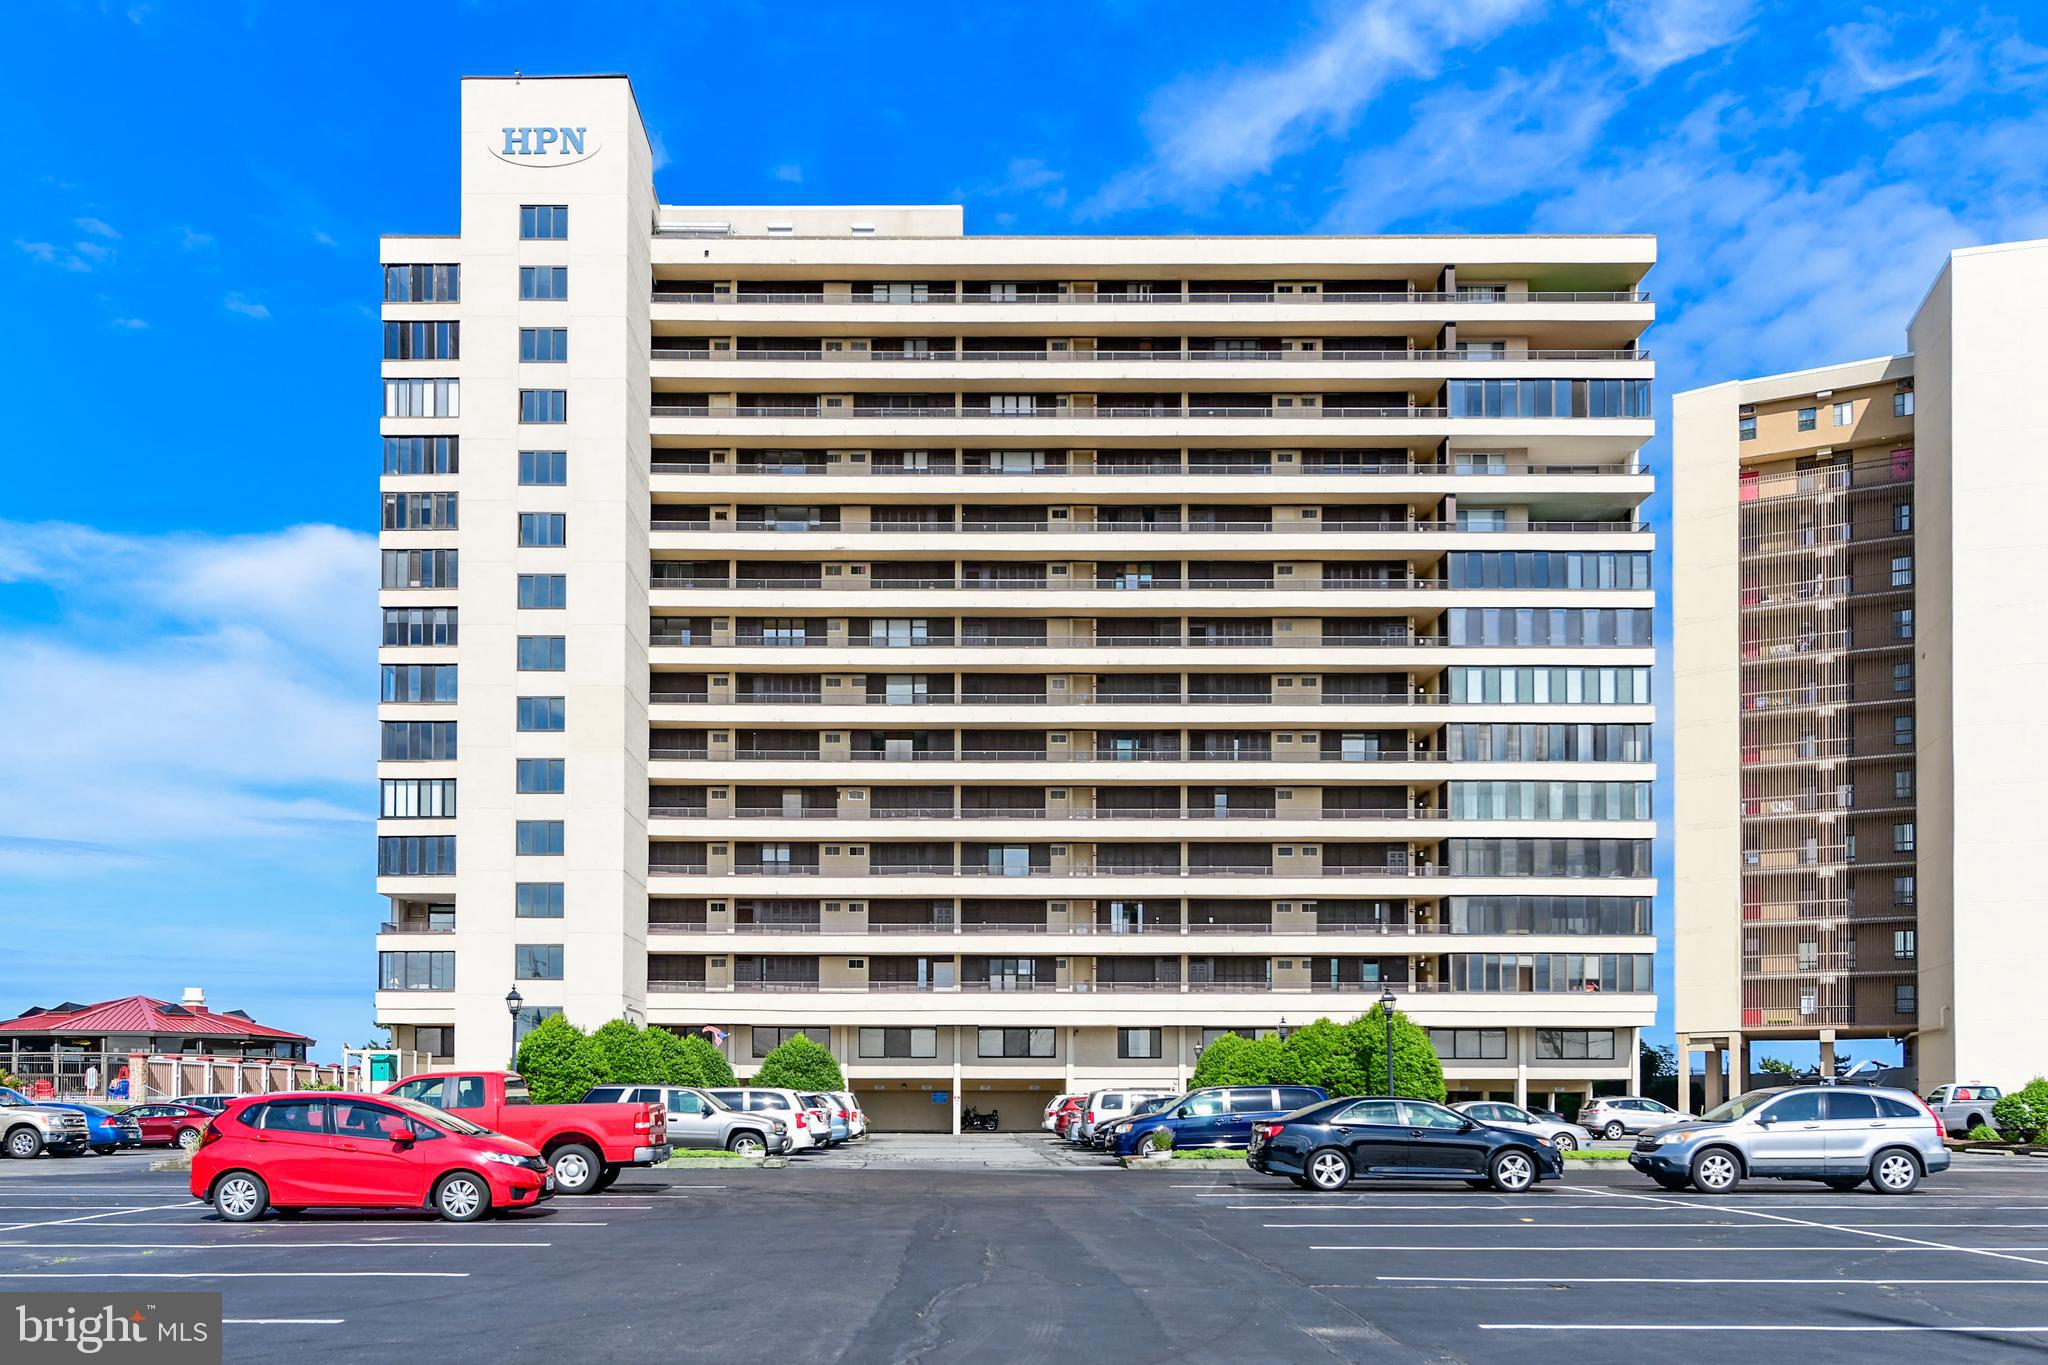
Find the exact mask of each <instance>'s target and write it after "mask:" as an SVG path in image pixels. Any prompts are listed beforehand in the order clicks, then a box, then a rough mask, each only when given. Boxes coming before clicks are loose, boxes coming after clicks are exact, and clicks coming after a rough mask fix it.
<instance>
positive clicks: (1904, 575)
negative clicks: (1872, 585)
mask: <svg viewBox="0 0 2048 1365" xmlns="http://www.w3.org/2000/svg"><path fill="white" fill-rule="evenodd" d="M1912 585H1913V556H1911V555H1893V556H1892V586H1893V587H1895V588H1908V587H1911V586H1912Z"/></svg>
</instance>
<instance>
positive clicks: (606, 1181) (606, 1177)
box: [590, 1166, 626, 1194]
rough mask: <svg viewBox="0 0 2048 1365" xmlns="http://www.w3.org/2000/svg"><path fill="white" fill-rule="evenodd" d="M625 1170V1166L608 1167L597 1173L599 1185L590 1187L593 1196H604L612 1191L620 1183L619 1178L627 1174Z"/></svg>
mask: <svg viewBox="0 0 2048 1365" xmlns="http://www.w3.org/2000/svg"><path fill="white" fill-rule="evenodd" d="M625 1170H626V1168H625V1167H624V1166H606V1167H605V1168H604V1169H603V1170H601V1171H599V1172H598V1173H597V1183H596V1184H595V1185H592V1186H591V1187H590V1192H591V1193H592V1194H602V1193H603V1192H604V1191H606V1190H608V1189H610V1188H611V1187H612V1186H613V1185H616V1184H617V1183H618V1180H619V1177H620V1176H621V1175H623V1174H624V1173H625Z"/></svg>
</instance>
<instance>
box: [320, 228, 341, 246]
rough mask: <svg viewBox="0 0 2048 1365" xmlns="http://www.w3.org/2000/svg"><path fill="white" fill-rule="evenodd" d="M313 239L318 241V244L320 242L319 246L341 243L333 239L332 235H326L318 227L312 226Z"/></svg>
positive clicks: (338, 244)
mask: <svg viewBox="0 0 2048 1365" xmlns="http://www.w3.org/2000/svg"><path fill="white" fill-rule="evenodd" d="M313 240H314V241H316V242H318V243H319V244H320V245H321V246H340V245H341V243H340V242H337V241H335V240H334V238H333V237H331V236H329V235H328V234H327V233H325V232H322V231H321V230H320V229H319V228H314V229H313Z"/></svg>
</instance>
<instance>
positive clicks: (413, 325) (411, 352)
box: [384, 322, 462, 360]
mask: <svg viewBox="0 0 2048 1365" xmlns="http://www.w3.org/2000/svg"><path fill="white" fill-rule="evenodd" d="M461 350H462V324H461V323H459V322H387V323H385V324H384V358H385V359H386V360H460V359H461V358H462V357H461Z"/></svg>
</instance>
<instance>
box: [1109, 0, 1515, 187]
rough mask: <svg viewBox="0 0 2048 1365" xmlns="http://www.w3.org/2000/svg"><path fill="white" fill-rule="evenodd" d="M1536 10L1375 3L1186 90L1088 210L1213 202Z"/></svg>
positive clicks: (1157, 110) (1152, 116)
mask: <svg viewBox="0 0 2048 1365" xmlns="http://www.w3.org/2000/svg"><path fill="white" fill-rule="evenodd" d="M1536 8H1537V5H1536V4H1535V0H1366V3H1364V4H1362V5H1359V6H1358V7H1357V9H1356V10H1354V11H1353V12H1352V13H1351V14H1350V16H1349V17H1348V18H1346V19H1345V20H1344V21H1343V22H1341V23H1340V24H1338V25H1337V26H1336V27H1335V28H1333V29H1331V30H1330V31H1329V32H1328V33H1326V34H1324V35H1323V36H1322V37H1321V38H1320V39H1319V40H1318V41H1317V42H1315V43H1314V44H1313V45H1311V46H1310V47H1308V48H1306V49H1304V50H1302V51H1300V52H1298V53H1296V54H1295V55H1293V56H1292V57H1290V58H1288V59H1286V60H1284V61H1281V62H1279V63H1277V64H1275V65H1270V66H1255V67H1248V68H1244V69H1240V70H1237V71H1234V72H1229V73H1224V74H1222V75H1219V76H1211V77H1203V78H1197V79H1194V80H1185V81H1180V82H1176V83H1175V84H1173V85H1171V86H1169V87H1167V88H1166V89H1164V90H1162V91H1161V92H1159V94H1158V95H1156V96H1155V97H1154V99H1153V100H1152V103H1151V106H1150V108H1149V109H1148V110H1147V112H1146V116H1145V122H1146V125H1147V131H1148V135H1149V138H1150V141H1151V143H1152V155H1151V157H1150V158H1149V159H1148V160H1147V161H1145V162H1144V163H1143V164H1141V165H1138V166H1135V167H1132V168H1131V169H1129V170H1126V171H1124V172H1123V173H1121V174H1120V175H1118V176H1116V177H1115V178H1113V179H1112V180H1111V181H1110V182H1109V183H1108V184H1107V185H1105V186H1104V187H1103V188H1102V189H1101V190H1100V191H1099V192H1098V193H1097V194H1096V195H1095V196H1094V197H1093V198H1092V199H1091V200H1090V201H1089V202H1088V204H1087V205H1086V206H1085V211H1086V212H1088V213H1090V214H1095V215H1102V214H1111V213H1118V212H1123V211H1126V210H1129V209H1135V208H1142V207H1144V206H1146V205H1148V204H1155V203H1162V202H1171V203H1189V202H1201V201H1205V200H1207V199H1208V198H1210V197H1212V196H1213V195H1215V194H1216V193H1217V192H1218V191H1220V190H1222V189H1225V188H1227V187H1229V186H1231V185H1234V184H1237V183H1239V182H1241V181H1243V180H1245V179H1247V178H1249V177H1252V176H1256V175H1259V174H1262V173H1264V172H1266V171H1268V170H1270V169H1271V168H1272V166H1273V163H1274V162H1275V161H1276V160H1278V159H1279V158H1280V157H1281V156H1283V155H1285V154H1286V153H1288V152H1290V151H1293V150H1295V149H1296V148H1298V147H1299V146H1301V145H1302V144H1303V143H1304V142H1306V141H1307V140H1308V139H1310V138H1311V137H1313V136H1314V135H1315V134H1317V133H1320V132H1330V131H1342V130H1343V129H1344V128H1345V127H1346V126H1347V125H1348V123H1349V121H1350V120H1351V119H1352V117H1353V116H1354V115H1356V114H1357V113H1358V112H1359V111H1360V110H1361V109H1363V108H1364V107H1365V106H1366V105H1367V104H1369V103H1370V102H1371V101H1372V100H1373V99H1374V97H1376V96H1377V95H1378V94H1379V93H1380V91H1381V90H1382V89H1383V88H1385V87H1386V86H1387V85H1389V84H1390V83H1392V82H1394V81H1398V80H1406V79H1413V78H1418V77H1421V78H1426V77H1431V76H1434V75H1435V74H1436V73H1437V71H1438V70H1439V69H1440V68H1441V66H1442V64H1443V60H1444V57H1445V56H1446V54H1447V53H1449V52H1450V51H1452V50H1454V49H1456V48H1459V47H1461V46H1465V45H1467V44H1472V43H1477V42H1482V41H1484V40H1485V39H1487V38H1491V37H1493V36H1494V35H1495V34H1497V33H1499V32H1500V31H1501V30H1502V29H1504V28H1506V27H1508V26H1510V25H1511V24H1513V23H1515V22H1516V21H1517V20H1519V19H1521V18H1523V17H1524V16H1526V15H1528V14H1530V13H1531V12H1532V11H1533V10H1535V9H1536Z"/></svg>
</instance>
